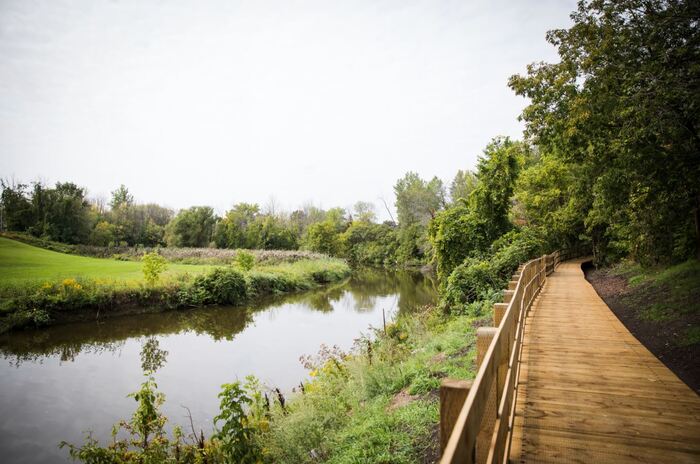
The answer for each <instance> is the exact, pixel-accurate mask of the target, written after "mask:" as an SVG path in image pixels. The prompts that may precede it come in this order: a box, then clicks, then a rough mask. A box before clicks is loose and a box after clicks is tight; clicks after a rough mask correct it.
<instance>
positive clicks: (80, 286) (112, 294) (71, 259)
mask: <svg viewBox="0 0 700 464" xmlns="http://www.w3.org/2000/svg"><path fill="white" fill-rule="evenodd" d="M188 271H189V272H188ZM193 274H194V275H193ZM349 274H350V268H349V267H348V265H347V264H346V263H345V262H344V261H341V260H337V259H328V258H325V259H308V258H306V259H301V260H300V261H296V262H292V263H284V262H282V263H279V264H276V265H269V264H265V265H259V266H256V268H255V269H254V270H251V271H249V272H247V274H246V275H245V276H244V275H243V273H242V272H240V271H238V270H236V269H234V268H230V267H226V268H212V267H207V266H193V265H183V264H170V265H169V269H168V271H167V272H166V273H165V274H163V275H162V278H161V279H159V280H158V281H157V282H153V283H152V284H149V285H143V283H142V280H141V279H142V276H143V272H142V265H141V264H140V263H136V262H130V261H116V260H110V259H95V258H86V257H83V256H74V255H66V254H62V253H56V252H53V251H49V250H44V249H41V248H36V247H32V246H29V245H26V244H23V243H19V242H16V241H13V240H8V239H6V238H2V237H0V276H1V278H0V333H2V332H4V331H6V330H10V329H14V328H21V327H37V326H43V325H48V324H51V323H55V322H60V321H61V320H64V319H65V318H66V317H67V315H69V314H71V316H70V317H72V318H75V315H76V313H80V312H84V313H85V316H86V317H88V316H89V317H91V318H94V316H95V312H97V314H98V315H99V316H100V317H108V316H109V315H110V312H111V311H112V310H113V309H114V308H120V307H133V308H135V309H136V308H159V309H174V308H183V307H192V306H201V305H208V304H239V303H242V302H244V301H247V300H248V298H251V297H262V296H265V295H268V294H277V293H284V292H291V291H296V290H305V289H310V288H314V287H316V286H318V285H320V284H325V283H329V282H336V281H339V280H341V279H344V278H345V277H347V276H348V275H349ZM61 275H68V276H69V275H84V276H85V277H81V278H78V279H73V278H66V279H59V280H55V279H56V277H57V276H61Z"/></svg>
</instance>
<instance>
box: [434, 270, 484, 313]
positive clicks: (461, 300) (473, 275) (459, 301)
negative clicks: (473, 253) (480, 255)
mask: <svg viewBox="0 0 700 464" xmlns="http://www.w3.org/2000/svg"><path fill="white" fill-rule="evenodd" d="M497 285H498V278H497V276H496V274H495V272H494V270H493V268H492V267H491V264H490V263H489V262H488V261H481V260H478V259H476V258H467V259H465V260H464V262H463V263H462V264H460V265H459V266H457V267H456V268H455V270H454V271H452V273H451V274H450V276H449V277H448V278H447V284H446V285H445V289H444V292H443V298H442V301H441V304H442V307H443V309H444V310H445V311H446V312H455V313H470V312H471V311H469V310H468V305H469V303H473V302H475V301H476V300H477V299H479V298H483V297H485V296H486V295H487V294H488V293H489V292H490V291H492V290H493V289H495V288H497Z"/></svg>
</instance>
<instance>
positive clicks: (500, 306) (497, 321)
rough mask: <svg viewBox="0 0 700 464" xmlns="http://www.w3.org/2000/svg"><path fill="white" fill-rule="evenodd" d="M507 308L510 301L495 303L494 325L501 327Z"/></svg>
mask: <svg viewBox="0 0 700 464" xmlns="http://www.w3.org/2000/svg"><path fill="white" fill-rule="evenodd" d="M506 309H508V303H494V305H493V325H494V326H496V327H500V325H501V321H502V320H503V316H505V314H506Z"/></svg>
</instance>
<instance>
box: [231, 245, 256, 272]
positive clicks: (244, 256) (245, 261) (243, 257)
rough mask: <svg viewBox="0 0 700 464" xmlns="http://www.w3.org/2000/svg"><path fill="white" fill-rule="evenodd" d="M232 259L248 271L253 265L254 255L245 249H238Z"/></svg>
mask: <svg viewBox="0 0 700 464" xmlns="http://www.w3.org/2000/svg"><path fill="white" fill-rule="evenodd" d="M234 261H235V263H236V266H238V267H239V268H241V270H243V271H250V270H251V269H253V268H254V267H255V255H254V254H253V253H250V252H248V251H245V250H238V252H237V253H236V258H235V259H234Z"/></svg>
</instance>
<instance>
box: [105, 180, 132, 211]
mask: <svg viewBox="0 0 700 464" xmlns="http://www.w3.org/2000/svg"><path fill="white" fill-rule="evenodd" d="M133 204H134V196H133V195H132V194H131V193H129V189H127V188H126V186H125V185H124V184H121V185H120V186H119V188H118V189H117V190H114V191H113V192H112V200H111V201H110V202H109V206H110V207H111V208H112V209H113V210H114V209H118V208H121V207H125V206H131V205H133Z"/></svg>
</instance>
